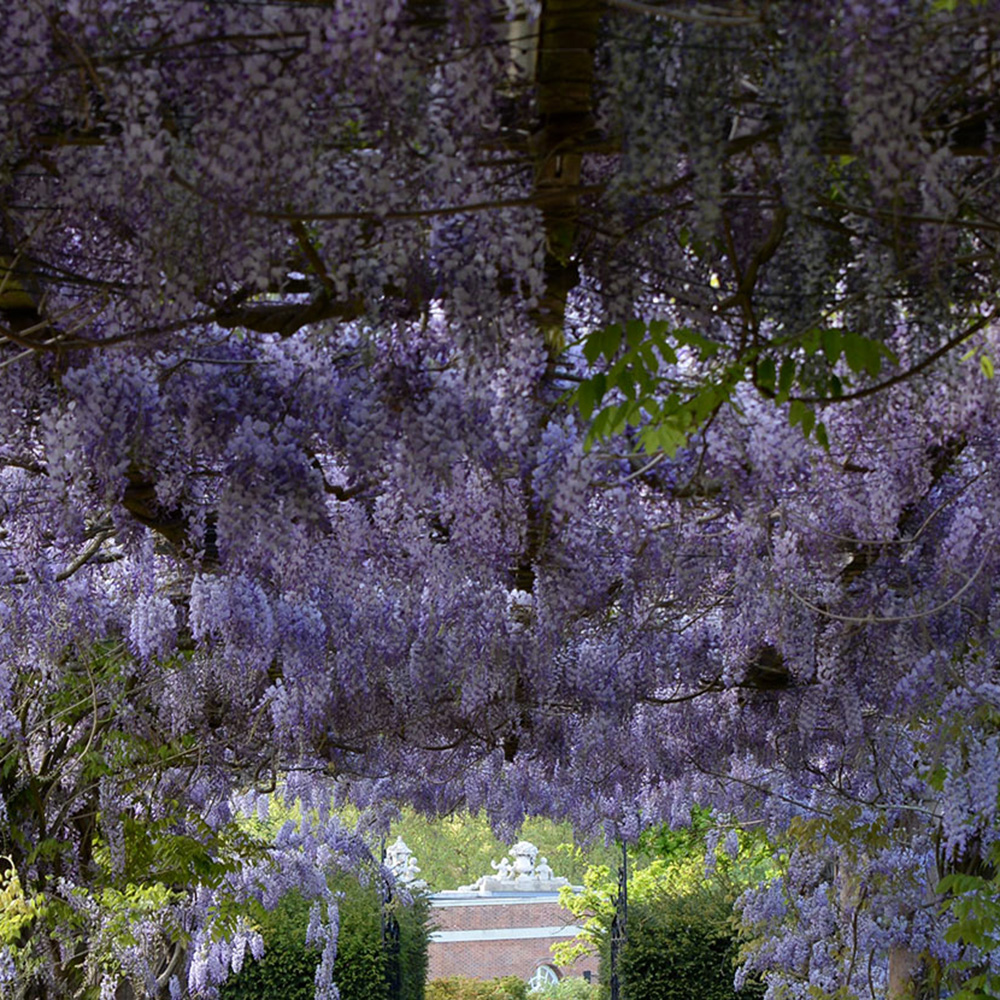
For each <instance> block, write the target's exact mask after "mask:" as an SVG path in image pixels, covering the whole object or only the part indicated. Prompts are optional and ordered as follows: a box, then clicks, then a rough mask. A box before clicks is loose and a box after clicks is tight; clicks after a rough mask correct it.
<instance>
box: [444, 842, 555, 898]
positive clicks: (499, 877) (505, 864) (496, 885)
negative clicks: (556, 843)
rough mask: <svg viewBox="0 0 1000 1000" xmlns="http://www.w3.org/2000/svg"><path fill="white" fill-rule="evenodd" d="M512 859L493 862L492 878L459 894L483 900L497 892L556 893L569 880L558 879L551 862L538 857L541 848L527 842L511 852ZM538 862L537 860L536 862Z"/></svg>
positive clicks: (483, 878) (484, 877) (478, 881)
mask: <svg viewBox="0 0 1000 1000" xmlns="http://www.w3.org/2000/svg"><path fill="white" fill-rule="evenodd" d="M510 856H511V857H513V859H514V860H513V862H512V861H511V860H510V857H506V856H505V857H503V858H502V859H501V860H500V861H491V862H490V867H491V868H492V869H493V871H494V873H495V874H493V875H481V876H480V877H479V878H477V879H476V881H475V882H473V883H472V884H471V885H460V886H459V887H458V891H459V892H477V893H479V894H480V895H481V896H486V895H489V894H490V893H494V892H504V893H507V892H555V891H556V890H558V889H560V888H562V887H563V886H564V885H569V879H566V878H563V877H562V876H556V875H555V874H554V872H553V871H552V868H551V866H550V865H549V862H548V859H547V858H545V857H539V856H538V848H537V847H536V846H535V845H534V844H532V843H531V842H530V841H527V840H520V841H518V842H517V843H516V844H514V846H513V847H511V849H510ZM536 859H537V860H536Z"/></svg>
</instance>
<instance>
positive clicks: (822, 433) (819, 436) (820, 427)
mask: <svg viewBox="0 0 1000 1000" xmlns="http://www.w3.org/2000/svg"><path fill="white" fill-rule="evenodd" d="M816 440H817V441H818V442H819V445H820V447H821V448H822V449H823V451H829V450H830V438H829V437H828V436H827V433H826V424H824V423H822V422H820V423H818V424H817V425H816Z"/></svg>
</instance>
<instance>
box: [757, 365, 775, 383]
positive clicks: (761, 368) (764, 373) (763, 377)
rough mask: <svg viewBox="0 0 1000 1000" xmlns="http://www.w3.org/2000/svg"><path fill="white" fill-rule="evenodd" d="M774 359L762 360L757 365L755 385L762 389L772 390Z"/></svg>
mask: <svg viewBox="0 0 1000 1000" xmlns="http://www.w3.org/2000/svg"><path fill="white" fill-rule="evenodd" d="M774 379H775V373H774V358H764V360H763V361H761V362H760V363H759V364H758V365H757V384H758V385H759V386H760V387H761V388H762V389H774V386H775V381H774Z"/></svg>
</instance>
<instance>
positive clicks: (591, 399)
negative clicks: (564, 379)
mask: <svg viewBox="0 0 1000 1000" xmlns="http://www.w3.org/2000/svg"><path fill="white" fill-rule="evenodd" d="M596 402H597V394H596V392H595V389H594V382H593V379H588V380H587V381H586V382H583V383H581V385H580V388H579V389H577V390H576V405H577V406H578V407H579V408H580V415H581V416H582V417H583V419H584V420H589V419H590V415H591V414H592V413H593V412H594V404H595V403H596Z"/></svg>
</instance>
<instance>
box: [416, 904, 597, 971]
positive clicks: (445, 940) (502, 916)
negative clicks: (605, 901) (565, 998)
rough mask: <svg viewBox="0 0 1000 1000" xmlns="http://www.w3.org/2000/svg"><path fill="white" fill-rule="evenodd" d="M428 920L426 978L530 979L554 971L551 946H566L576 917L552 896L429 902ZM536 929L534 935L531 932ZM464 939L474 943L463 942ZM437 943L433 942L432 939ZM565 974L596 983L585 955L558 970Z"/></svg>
mask: <svg viewBox="0 0 1000 1000" xmlns="http://www.w3.org/2000/svg"><path fill="white" fill-rule="evenodd" d="M431 906H432V909H431V921H432V923H433V925H434V930H435V931H436V932H437V933H436V934H435V935H434V938H432V939H431V944H430V948H429V956H428V957H429V968H428V979H439V978H442V977H444V976H472V977H473V978H476V979H492V978H493V977H495V976H518V977H519V978H521V979H529V978H530V977H531V976H532V974H533V973H534V971H535V969H537V968H538V966H539V965H543V964H545V965H552V966H553V967H556V966H555V961H554V960H553V958H552V952H551V946H552V945H553V944H555V943H556V942H557V941H568V940H571V939H572V937H573V936H574V934H573V933H564V934H561V935H560V934H558V933H552V934H548V935H546V934H545V933H544V931H545V930H550V931H558V930H560V929H569V928H571V927H573V926H574V925H575V924H576V918H575V917H574V916H573V914H572V913H570V912H569V911H568V910H565V909H563V908H562V907H561V906H560V905H559V904H558V902H556V901H555V899H554V897H552V896H549V898H547V899H513V900H512V899H508V898H503V897H501V898H488V899H480V898H471V899H467V900H459V899H442V898H441V896H440V895H439V896H437V897H431ZM533 929H534V930H533ZM466 934H467V935H468V936H469V937H470V938H472V940H462V938H463V936H465V935H466ZM435 938H436V939H437V940H435ZM559 971H560V972H561V973H562V974H563V975H575V976H580V975H583V973H584V971H589V972H591V973H592V974H593V975H594V977H595V978H596V975H597V959H596V957H593V956H588V957H587V958H584V959H579V960H578V961H577V962H575V963H574V964H573V966H572V967H569V968H563V967H559Z"/></svg>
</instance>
